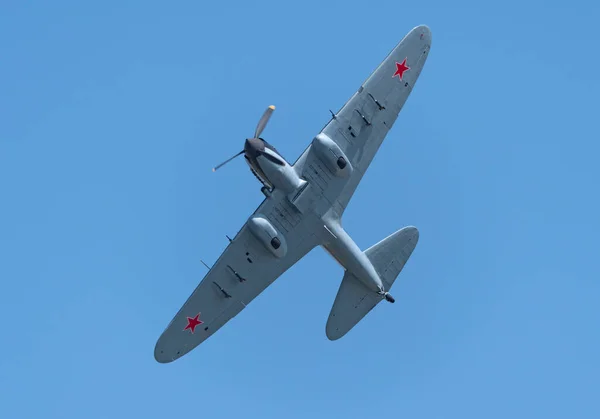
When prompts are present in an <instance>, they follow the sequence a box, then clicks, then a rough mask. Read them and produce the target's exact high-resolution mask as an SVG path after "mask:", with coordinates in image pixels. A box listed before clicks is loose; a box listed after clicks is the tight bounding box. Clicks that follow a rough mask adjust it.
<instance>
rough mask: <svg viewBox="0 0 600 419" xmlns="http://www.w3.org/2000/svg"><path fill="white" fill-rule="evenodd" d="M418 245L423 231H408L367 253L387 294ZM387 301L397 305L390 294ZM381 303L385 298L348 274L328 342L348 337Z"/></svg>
mask: <svg viewBox="0 0 600 419" xmlns="http://www.w3.org/2000/svg"><path fill="white" fill-rule="evenodd" d="M418 241H419V230H417V228H416V227H404V228H403V229H400V230H398V231H396V232H395V233H394V234H392V235H390V236H388V237H386V238H385V239H383V240H381V241H380V242H379V243H377V244H375V245H373V246H371V247H369V248H368V249H367V250H365V251H364V253H365V255H366V256H367V257H368V258H369V260H370V261H371V263H372V264H373V267H374V268H375V270H376V271H377V274H378V275H379V277H380V278H381V281H382V282H383V285H384V289H385V291H387V292H389V290H390V288H391V287H392V285H393V284H394V282H395V281H396V278H397V277H398V275H399V274H400V272H401V271H402V269H403V268H404V265H405V264H406V261H408V258H409V257H410V255H411V254H412V252H413V250H415V247H416V245H417V242H418ZM385 297H386V299H387V300H388V301H390V302H394V299H393V298H392V297H391V296H390V295H389V294H386V295H385ZM380 301H382V296H381V295H379V294H376V293H374V292H373V291H371V290H369V289H367V287H365V286H364V285H363V284H362V282H360V281H359V280H358V279H357V278H356V277H355V276H354V275H353V274H352V273H350V272H348V271H346V273H345V274H344V278H343V279H342V283H341V285H340V288H339V290H338V293H337V296H336V297H335V301H334V303H333V307H332V308H331V312H330V313H329V319H328V320H327V326H326V334H327V338H328V339H330V340H336V339H339V338H341V337H342V336H344V335H345V334H346V333H348V332H349V331H350V329H352V328H353V327H354V326H355V325H356V324H357V323H358V322H359V321H361V320H362V318H363V317H365V316H366V315H367V313H368V312H369V311H371V310H372V309H373V308H374V307H375V306H376V305H377V304H378V303H379V302H380Z"/></svg>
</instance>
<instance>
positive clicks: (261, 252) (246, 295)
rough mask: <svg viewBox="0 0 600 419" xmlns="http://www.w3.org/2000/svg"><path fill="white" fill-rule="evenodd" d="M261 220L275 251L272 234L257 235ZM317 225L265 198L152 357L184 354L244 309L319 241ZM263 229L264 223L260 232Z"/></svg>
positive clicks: (163, 359) (169, 358)
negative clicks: (274, 240)
mask: <svg viewBox="0 0 600 419" xmlns="http://www.w3.org/2000/svg"><path fill="white" fill-rule="evenodd" d="M255 217H257V218H255ZM256 220H259V222H256ZM264 220H266V221H268V222H269V223H270V225H271V226H272V227H274V228H275V230H276V234H277V237H278V238H279V239H280V242H279V246H278V248H277V249H275V248H274V247H273V246H272V245H271V243H270V238H267V239H266V241H265V240H264V239H259V237H261V235H260V234H257V228H259V229H260V228H261V226H262V227H265V225H266V224H265V222H264ZM315 223H317V224H318V219H316V218H314V217H312V216H311V215H303V214H301V213H300V212H298V211H297V210H296V209H295V208H294V207H293V206H292V205H291V204H290V203H289V201H287V199H285V198H284V197H283V196H281V195H279V194H278V193H273V195H272V196H271V197H270V198H267V199H265V200H264V201H263V203H262V204H261V205H260V206H259V207H258V209H257V210H256V211H255V212H254V214H253V215H252V216H251V217H250V218H249V219H248V221H247V222H246V223H245V224H244V226H243V227H242V228H241V229H240V231H239V232H238V234H237V235H236V236H235V238H234V239H233V240H232V241H231V242H230V243H229V245H228V246H227V248H226V249H225V250H224V251H223V253H222V254H221V256H220V257H219V259H218V260H217V262H216V263H215V265H214V266H213V267H212V268H211V269H210V271H209V272H208V273H207V275H206V276H205V277H204V279H202V281H201V282H200V284H199V285H198V287H197V288H196V289H195V290H194V292H193V293H192V295H191V296H190V297H189V298H188V300H187V301H186V302H185V304H184V305H183V307H182V308H181V309H180V310H179V312H178V313H177V314H176V315H175V317H174V318H173V320H172V321H171V323H170V324H169V325H168V326H167V328H166V329H165V331H164V332H163V333H162V335H161V336H160V338H159V339H158V342H157V343H156V347H155V350H154V357H155V358H156V360H157V361H158V362H161V363H167V362H171V361H174V360H176V359H177V358H180V357H182V356H183V355H185V354H186V353H188V352H190V351H191V350H192V349H194V348H195V347H196V346H198V345H199V344H201V343H202V342H204V341H205V340H206V339H207V338H208V337H210V336H211V335H212V334H213V333H215V332H216V331H217V330H219V329H220V328H221V327H223V325H224V324H225V323H227V322H228V321H229V320H230V319H232V318H233V317H234V316H236V315H237V314H238V313H239V312H240V311H241V310H243V309H244V308H245V307H246V306H247V305H248V304H249V303H250V302H251V301H252V300H253V299H254V298H255V297H256V296H258V295H259V294H260V293H261V292H262V291H263V290H265V289H266V288H267V287H268V286H269V285H270V284H271V283H273V281H275V280H276V279H277V278H278V277H279V276H280V275H281V274H283V273H284V272H285V271H286V270H287V269H289V268H290V267H291V266H292V265H294V264H295V263H296V262H297V261H298V260H299V259H301V258H302V257H303V256H304V255H306V254H307V253H308V252H309V251H310V250H311V249H313V248H314V247H315V246H316V245H318V244H319V240H318V239H317V237H316V236H315V235H314V234H313V232H315V231H317V230H316V224H315ZM267 230H269V228H268V225H267V228H263V230H260V231H258V233H260V232H264V231H267ZM265 244H267V245H268V246H271V250H268V248H267V247H266V246H265Z"/></svg>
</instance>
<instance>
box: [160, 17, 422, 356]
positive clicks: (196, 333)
mask: <svg viewBox="0 0 600 419" xmlns="http://www.w3.org/2000/svg"><path fill="white" fill-rule="evenodd" d="M430 46H431V32H430V30H429V28H428V27H426V26H417V27H416V28H414V29H412V30H411V31H410V32H409V33H408V34H407V35H406V36H405V37H404V38H403V39H402V40H401V41H400V43H399V44H398V45H397V46H396V47H395V48H394V49H393V50H392V51H391V52H390V54H389V55H388V56H387V57H386V58H385V60H384V61H383V62H382V63H381V64H380V65H379V66H378V67H377V68H376V70H375V71H374V72H373V73H372V74H371V75H370V76H369V77H368V78H367V80H366V81H365V82H364V83H363V84H362V86H360V88H359V89H358V91H357V92H356V93H355V94H354V95H353V96H352V97H351V98H350V99H349V100H348V101H347V102H346V104H345V105H344V106H343V107H342V108H341V109H340V111H339V112H337V113H336V114H335V115H334V117H333V118H332V119H331V121H329V123H328V124H327V125H326V126H325V127H324V128H323V130H322V131H321V133H320V134H319V136H317V137H318V138H315V139H314V140H313V141H312V143H311V144H310V145H309V146H308V148H307V149H306V150H305V151H304V152H303V153H302V155H301V156H300V157H299V158H298V160H297V161H296V162H295V163H294V164H293V165H289V164H288V163H287V162H285V160H284V159H283V158H281V160H282V161H283V162H284V164H283V165H282V164H276V163H274V162H273V161H271V160H269V159H267V158H265V157H262V156H261V157H259V158H255V159H247V162H248V164H249V165H250V167H251V168H252V169H253V171H254V172H255V173H257V174H258V175H259V176H260V177H263V178H264V179H262V182H263V183H264V184H266V185H269V186H272V188H271V189H270V190H269V191H267V192H265V194H266V195H267V197H266V198H265V200H264V201H263V202H262V203H261V205H260V206H259V207H258V208H257V209H256V211H255V212H254V213H253V214H252V216H250V217H249V219H248V222H246V223H245V224H244V225H243V226H242V228H241V229H240V231H239V232H238V234H237V235H236V236H235V237H234V238H233V239H232V241H231V243H230V244H229V245H228V246H227V248H226V249H225V250H224V251H223V253H222V254H221V256H220V257H219V259H218V260H217V262H216V263H215V264H214V266H213V267H212V268H211V269H210V270H209V272H208V273H207V274H206V276H205V277H204V278H203V279H202V281H201V282H200V284H199V285H198V286H197V287H196V289H195V290H194V291H193V292H192V294H191V295H190V297H189V298H188V299H187V301H186V302H185V303H184V304H183V306H182V307H181V309H180V310H179V311H178V312H177V313H176V315H175V316H174V318H173V319H172V321H171V322H170V323H169V325H168V326H167V328H166V329H165V330H164V332H163V333H162V335H161V336H160V338H159V339H158V341H157V343H156V346H155V351H154V356H155V358H156V360H157V361H158V362H161V363H167V362H172V361H174V360H176V359H178V358H180V357H181V356H183V355H185V354H186V353H188V352H190V351H191V350H192V349H194V348H195V347H197V346H198V345H200V344H201V343H202V342H204V341H205V340H206V339H208V338H209V337H210V336H212V335H213V334H214V333H215V332H216V331H217V330H219V329H220V328H221V327H222V326H224V325H225V324H226V323H227V322H228V321H229V320H230V319H232V318H233V317H234V316H236V315H237V314H238V313H239V312H240V311H242V310H243V309H244V308H245V307H246V306H247V305H248V304H249V303H250V302H251V301H252V300H253V299H254V298H255V297H256V296H258V295H259V294H260V293H261V292H262V291H263V290H264V289H266V288H267V287H268V286H269V285H270V284H271V283H273V281H275V280H276V279H277V278H278V277H279V276H281V275H282V274H283V273H284V272H285V271H287V270H288V269H289V268H290V267H291V266H293V265H294V264H295V263H296V262H297V261H298V260H300V259H301V258H302V257H304V256H305V255H306V254H307V253H308V252H309V251H310V250H312V249H313V248H315V247H316V246H322V247H323V248H324V249H325V250H326V251H327V252H329V253H330V254H331V255H332V256H333V257H334V258H335V259H336V260H337V261H338V262H339V263H340V264H341V265H342V266H343V267H344V269H345V274H344V277H343V279H342V283H341V285H340V288H339V291H338V294H337V296H336V299H335V301H334V304H333V307H332V310H331V313H330V315H329V319H328V321H327V327H326V334H327V337H328V338H329V339H331V340H334V339H339V338H340V337H342V336H343V335H344V334H346V333H347V332H348V331H349V330H351V329H352V328H353V327H354V326H355V325H356V324H357V323H358V322H359V321H360V320H361V319H362V318H363V317H364V316H365V315H366V314H367V313H368V312H369V311H371V310H372V309H373V307H375V305H377V304H378V303H379V302H380V301H384V300H388V301H391V302H393V301H394V300H393V297H391V296H390V295H389V290H390V288H391V286H392V284H393V283H394V281H395V280H396V277H397V276H398V274H399V273H400V271H401V270H402V268H403V267H404V265H405V264H406V261H407V260H408V258H409V257H410V255H411V254H412V252H413V250H414V248H415V246H416V244H417V241H418V230H417V229H416V228H414V227H406V228H403V229H401V230H399V231H397V232H396V233H394V234H392V235H390V236H389V237H387V238H385V239H384V240H382V241H381V242H379V243H377V244H376V245H374V246H372V247H371V248H369V249H367V250H365V251H361V250H360V249H359V248H358V246H357V245H356V243H355V242H354V241H353V240H352V238H351V237H350V236H349V235H348V234H347V233H346V232H345V231H344V229H343V228H342V224H341V217H342V215H343V212H344V210H345V208H346V207H347V205H348V203H349V201H350V199H351V198H352V196H353V194H354V191H355V190H356V187H357V185H358V184H359V182H360V180H361V179H362V177H363V175H364V173H365V171H366V170H367V168H368V167H369V165H370V163H371V161H372V159H373V157H374V156H375V154H376V153H377V150H378V149H379V147H380V146H381V144H382V142H383V140H384V138H385V136H386V135H387V133H388V132H389V130H390V129H391V128H392V126H393V125H394V123H395V121H396V118H397V117H398V114H399V112H400V110H401V109H402V107H403V105H404V103H405V102H406V100H407V98H408V96H409V95H410V93H411V91H412V89H413V87H414V85H415V82H416V80H417V78H418V77H419V74H420V73H421V70H422V68H423V65H424V64H425V60H426V58H427V55H428V53H429V48H430ZM405 60H406V61H405ZM403 64H406V66H407V67H410V68H409V69H405V67H404V66H403ZM403 69H404V71H401V73H402V74H401V76H402V77H400V74H397V70H403ZM273 110H274V107H269V110H268V115H269V116H270V114H271V113H272V111H273ZM265 114H267V113H265ZM261 130H262V128H261ZM257 132H259V130H258V129H257ZM257 136H258V135H255V137H257ZM260 141H262V140H260ZM248 145H250V144H247V147H246V148H249V149H250V148H251V150H250V151H254V150H256V149H260V148H263V147H262V146H261V144H258V143H257V144H254V143H253V144H251V145H252V147H248ZM263 149H264V148H263ZM269 152H270V153H271V154H272V155H273V156H278V153H277V152H276V150H275V149H274V148H272V149H271V148H269ZM247 153H248V151H247ZM279 157H281V156H279ZM340 158H341V159H340ZM340 161H343V162H346V163H347V164H341V166H339V165H338V166H336V164H338V163H339V162H340ZM257 216H259V217H260V218H259V221H260V222H257V221H254V220H255V218H254V217H257ZM261 225H266V227H265V228H264V229H262V230H261V228H260V226H261ZM275 236H276V237H277V241H278V243H281V245H279V244H278V245H277V248H274V247H273V245H272V243H273V242H269V240H271V239H272V238H273V237H275ZM270 243H271V244H270ZM269 246H271V247H269Z"/></svg>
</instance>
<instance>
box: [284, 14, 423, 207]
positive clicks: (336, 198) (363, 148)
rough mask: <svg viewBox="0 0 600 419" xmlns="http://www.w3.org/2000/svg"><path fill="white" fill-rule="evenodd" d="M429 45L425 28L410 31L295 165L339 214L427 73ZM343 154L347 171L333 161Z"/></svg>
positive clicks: (420, 27) (419, 27)
mask: <svg viewBox="0 0 600 419" xmlns="http://www.w3.org/2000/svg"><path fill="white" fill-rule="evenodd" d="M430 46H431V32H430V30H429V28H428V27H427V26H424V25H422V26H417V27H416V28H414V29H412V30H411V31H410V32H409V33H408V34H407V35H406V36H405V37H404V38H403V39H402V40H401V41H400V42H399V43H398V45H396V47H395V48H394V49H393V50H392V51H391V52H390V54H389V55H388V56H387V57H386V58H385V60H383V62H382V63H381V64H380V65H379V67H377V69H376V70H375V71H374V72H373V73H372V74H371V75H370V76H369V78H368V79H367V80H366V81H365V82H364V83H363V84H362V86H361V87H360V88H359V89H358V91H357V92H356V93H355V94H354V95H353V96H352V97H351V98H350V99H349V100H348V102H346V103H345V104H344V106H343V107H342V108H341V109H340V111H339V112H338V113H337V114H335V115H334V116H333V118H332V119H331V121H329V123H328V124H327V125H326V126H325V127H324V128H323V130H322V131H321V133H320V134H319V135H317V137H316V138H315V139H314V140H313V142H312V143H311V145H310V146H309V147H308V148H307V149H306V150H305V151H304V153H303V154H302V155H301V156H300V158H299V159H298V161H296V163H295V164H294V167H295V169H296V171H297V172H298V173H300V174H301V175H302V176H304V177H305V178H306V179H307V180H309V181H310V183H311V184H314V185H318V186H319V190H318V194H319V195H320V196H322V197H324V198H326V200H327V201H329V203H330V204H329V205H333V206H334V207H335V208H336V211H337V212H338V215H340V216H341V214H342V213H343V211H344V210H345V208H346V206H347V205H348V202H349V201H350V198H351V197H352V195H353V194H354V191H355V190H356V187H357V186H358V184H359V182H360V180H361V179H362V177H363V175H364V173H365V171H366V170H367V168H368V167H369V165H370V164H371V161H372V160H373V157H374V156H375V154H376V153H377V150H378V149H379V147H380V146H381V144H382V142H383V140H384V138H385V136H386V135H387V133H388V132H389V130H390V129H391V128H392V126H393V125H394V122H395V121H396V119H397V117H398V114H399V113H400V110H401V109H402V107H403V106H404V103H405V102H406V99H407V98H408V96H409V95H410V93H411V91H412V89H413V87H414V85H415V83H416V81H417V79H418V77H419V75H420V73H421V70H422V69H423V65H424V64H425V60H426V59H427V54H428V52H429V48H430ZM331 141H332V142H333V143H335V144H333V145H332V144H331ZM323 150H325V152H323ZM340 152H341V153H343V154H342V155H343V156H345V157H346V160H348V161H349V162H350V165H349V167H348V168H345V169H344V170H340V169H341V168H339V167H338V168H336V167H335V164H333V163H334V162H335V160H332V159H338V158H339V157H340ZM328 155H329V156H333V158H332V157H328ZM328 160H330V161H328ZM328 169H329V170H328ZM332 169H333V170H332ZM348 169H351V170H348ZM327 209H328V207H327V206H323V207H322V210H327Z"/></svg>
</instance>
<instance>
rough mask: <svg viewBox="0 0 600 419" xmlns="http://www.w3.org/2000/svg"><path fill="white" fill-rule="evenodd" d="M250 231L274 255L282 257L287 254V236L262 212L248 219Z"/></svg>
mask: <svg viewBox="0 0 600 419" xmlns="http://www.w3.org/2000/svg"><path fill="white" fill-rule="evenodd" d="M248 227H249V228H250V231H251V232H252V234H253V235H254V237H256V238H257V239H258V241H259V242H260V243H261V244H262V245H263V246H264V248H265V249H266V250H268V251H269V252H271V253H272V254H273V256H275V257H277V258H282V257H284V256H285V255H286V254H287V243H286V241H285V237H284V236H283V235H282V234H281V233H280V232H279V231H278V230H277V229H276V228H275V227H274V226H273V224H271V222H270V221H269V220H268V219H267V218H266V217H265V216H264V215H262V214H257V215H255V216H253V217H252V218H250V220H248Z"/></svg>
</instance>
